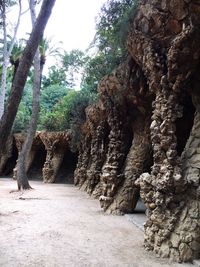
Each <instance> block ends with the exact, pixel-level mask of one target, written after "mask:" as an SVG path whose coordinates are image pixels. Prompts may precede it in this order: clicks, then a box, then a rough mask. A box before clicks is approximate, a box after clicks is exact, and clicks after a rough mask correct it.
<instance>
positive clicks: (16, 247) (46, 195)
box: [0, 179, 192, 267]
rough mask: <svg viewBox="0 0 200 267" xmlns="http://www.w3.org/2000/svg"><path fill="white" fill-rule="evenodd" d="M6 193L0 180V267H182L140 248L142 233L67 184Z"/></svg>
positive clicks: (6, 182)
mask: <svg viewBox="0 0 200 267" xmlns="http://www.w3.org/2000/svg"><path fill="white" fill-rule="evenodd" d="M31 185H32V186H33V187H34V188H35V190H32V191H29V192H26V193H24V194H23V195H20V194H19V193H13V194H9V191H10V190H12V189H15V188H16V182H14V181H12V180H10V179H0V229H1V230H0V266H1V267H25V266H26V267H33V266H35V267H65V266H67V267H68V266H69V267H89V266H90V267H150V266H151V267H160V266H162V267H166V266H172V267H182V266H192V265H190V264H183V265H179V264H169V263H168V262H167V261H165V260H161V259H156V258H154V257H153V256H152V255H151V254H149V253H147V252H145V251H144V250H143V247H142V241H143V233H142V231H141V230H140V229H138V228H137V227H136V226H134V225H133V224H132V223H130V222H129V221H128V220H127V219H126V218H125V217H118V216H108V215H105V214H103V213H102V211H101V210H100V207H99V203H98V201H97V200H93V199H91V198H90V197H89V196H88V195H87V194H86V193H84V192H80V191H79V190H78V189H77V188H74V187H73V186H71V185H66V184H65V185H60V184H42V183H40V182H31Z"/></svg>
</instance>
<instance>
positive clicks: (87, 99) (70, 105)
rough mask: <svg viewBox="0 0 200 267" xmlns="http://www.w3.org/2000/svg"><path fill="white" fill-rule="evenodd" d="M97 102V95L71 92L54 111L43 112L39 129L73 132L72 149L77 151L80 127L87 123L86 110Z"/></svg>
mask: <svg viewBox="0 0 200 267" xmlns="http://www.w3.org/2000/svg"><path fill="white" fill-rule="evenodd" d="M95 100H96V94H91V93H89V92H86V91H75V90H69V91H68V94H67V95H66V96H64V97H63V98H62V100H61V101H60V102H58V103H57V104H56V105H55V107H54V108H53V110H52V111H50V112H43V114H42V116H41V120H40V126H39V129H45V130H48V131H62V130H66V129H70V130H71V132H72V141H71V148H72V149H73V150H74V151H75V150H77V146H78V143H79V138H80V127H81V125H82V124H83V122H84V121H85V108H86V107H87V106H88V105H89V104H91V103H93V102H94V101H95Z"/></svg>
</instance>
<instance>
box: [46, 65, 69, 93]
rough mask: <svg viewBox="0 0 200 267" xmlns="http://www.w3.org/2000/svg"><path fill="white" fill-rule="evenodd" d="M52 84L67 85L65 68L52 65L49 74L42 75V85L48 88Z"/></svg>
mask: <svg viewBox="0 0 200 267" xmlns="http://www.w3.org/2000/svg"><path fill="white" fill-rule="evenodd" d="M52 85H55V86H56V85H59V86H61V85H62V86H65V85H66V86H67V85H68V83H67V80H66V74H65V70H64V69H63V68H58V67H56V66H51V67H50V68H49V72H48V76H43V77H42V87H43V88H46V87H48V86H52Z"/></svg>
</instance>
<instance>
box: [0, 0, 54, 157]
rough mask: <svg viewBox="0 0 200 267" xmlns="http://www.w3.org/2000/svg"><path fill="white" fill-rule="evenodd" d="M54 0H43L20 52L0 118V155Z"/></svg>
mask: <svg viewBox="0 0 200 267" xmlns="http://www.w3.org/2000/svg"><path fill="white" fill-rule="evenodd" d="M55 1H56V0H43V3H42V6H41V10H40V13H39V15H38V17H37V20H36V23H35V24H34V27H33V30H32V33H31V35H30V38H29V40H28V42H27V45H26V47H25V49H24V52H23V54H22V58H21V60H20V63H19V67H18V69H17V72H16V75H15V78H14V81H13V84H12V88H11V93H10V96H9V98H8V102H7V105H6V108H5V111H4V114H3V116H2V118H1V120H0V156H1V155H2V153H3V151H4V149H5V144H6V141H7V139H8V137H9V134H10V132H11V129H12V126H13V122H14V119H15V117H16V114H17V110H18V107H19V103H20V101H21V98H22V93H23V89H24V86H25V83H26V80H27V76H28V72H29V69H30V67H31V64H32V61H33V58H34V56H35V53H36V50H37V48H38V45H39V43H40V41H41V40H42V36H43V32H44V29H45V27H46V24H47V22H48V19H49V17H50V15H51V11H52V8H53V6H54V4H55Z"/></svg>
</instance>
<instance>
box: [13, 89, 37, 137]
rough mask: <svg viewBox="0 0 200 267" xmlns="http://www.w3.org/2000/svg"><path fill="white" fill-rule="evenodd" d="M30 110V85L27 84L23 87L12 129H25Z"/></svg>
mask: <svg viewBox="0 0 200 267" xmlns="http://www.w3.org/2000/svg"><path fill="white" fill-rule="evenodd" d="M31 112H32V86H31V85H30V84H27V85H26V87H25V88H24V92H23V98H22V101H21V103H20V105H19V109H18V112H17V116H16V118H15V122H14V126H13V131H14V132H21V131H25V130H26V129H27V126H28V124H29V122H30V118H31Z"/></svg>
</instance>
